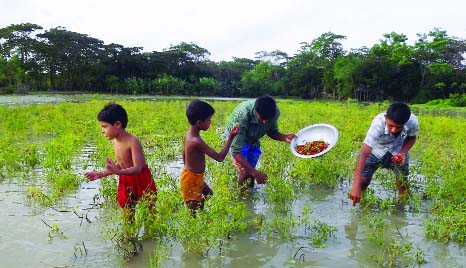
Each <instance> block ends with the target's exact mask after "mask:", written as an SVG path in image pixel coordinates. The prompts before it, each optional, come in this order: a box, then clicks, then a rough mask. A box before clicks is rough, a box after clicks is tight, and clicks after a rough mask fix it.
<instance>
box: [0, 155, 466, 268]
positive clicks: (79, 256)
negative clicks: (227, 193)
mask: <svg viewBox="0 0 466 268" xmlns="http://www.w3.org/2000/svg"><path fill="white" fill-rule="evenodd" d="M168 167H169V168H168V170H167V171H168V173H170V174H172V175H173V178H174V179H176V178H177V176H178V174H179V172H180V168H181V162H180V161H175V162H173V163H171V164H169V165H168ZM33 177H34V174H31V175H30V176H29V179H27V180H25V179H23V178H5V179H3V181H2V182H1V183H0V215H1V216H0V226H1V229H0V264H1V265H0V266H1V267H131V268H133V267H134V268H136V267H149V262H150V257H151V254H152V252H153V250H154V246H153V244H154V241H150V240H146V241H143V249H144V250H143V252H141V253H140V255H138V256H136V257H135V258H133V259H132V260H131V261H125V260H124V259H123V258H122V255H121V254H120V253H119V252H118V250H117V248H116V246H115V244H114V243H112V241H111V240H110V239H109V237H106V236H105V233H106V232H105V231H104V230H105V228H106V227H108V226H106V224H108V222H107V221H106V220H105V219H106V213H115V211H107V209H105V208H98V207H96V206H94V204H95V200H94V197H95V196H96V195H98V188H99V182H98V181H97V182H90V183H84V184H82V185H81V187H80V188H79V190H77V191H76V192H75V193H72V194H70V195H68V196H67V197H66V198H65V199H64V200H63V201H62V202H61V203H60V204H58V205H57V206H55V207H53V208H37V207H34V206H31V205H30V204H28V203H27V199H26V192H25V191H26V189H27V187H28V186H29V185H31V182H34V181H36V180H34V178H33ZM371 186H372V185H371ZM373 187H377V185H374V186H373ZM348 189H349V185H348V184H342V185H340V187H339V188H337V189H335V190H332V191H319V190H318V189H316V191H315V192H314V194H313V195H312V196H301V197H299V198H298V199H297V200H296V201H295V202H294V204H293V209H294V210H296V211H300V210H301V209H302V208H303V207H304V206H305V205H306V204H311V205H312V208H313V212H312V216H313V217H315V218H317V219H318V220H319V221H323V222H325V223H327V224H329V225H331V226H334V227H336V228H337V231H336V232H335V233H334V235H333V236H332V237H331V238H330V239H329V240H328V241H327V248H323V249H318V248H311V247H310V246H309V241H307V240H306V239H307V238H306V237H307V236H306V235H305V234H304V232H305V231H304V230H298V234H297V235H298V239H297V240H295V241H293V242H282V241H280V240H279V239H276V240H273V239H272V240H269V241H268V242H264V240H262V239H261V238H260V237H257V235H255V234H254V233H244V234H239V236H238V237H237V238H236V239H235V240H233V242H232V243H231V244H228V245H225V248H224V249H222V251H221V252H214V253H213V256H210V258H203V257H201V256H199V255H197V254H193V253H189V252H184V250H183V248H182V247H176V248H174V249H173V250H172V252H171V254H170V255H171V256H170V258H169V260H168V261H167V262H166V263H165V264H166V267H190V268H194V267H219V266H222V267H374V266H375V265H376V262H375V259H376V258H377V256H380V255H381V252H380V249H379V248H378V247H375V246H374V243H373V242H370V241H366V237H367V233H365V232H366V231H365V230H366V229H367V225H368V223H367V222H368V221H367V212H364V213H363V212H361V210H360V209H359V208H358V207H353V206H352V205H351V204H350V203H349V202H348V200H347V197H346V196H347V192H348ZM262 191H263V186H256V188H255V189H254V190H253V194H256V195H260V194H261V193H262ZM247 202H248V206H249V209H250V210H251V212H253V213H255V214H263V215H266V213H267V209H268V207H267V206H266V205H265V204H264V203H263V201H262V200H260V199H252V198H251V199H250V200H248V201H247ZM364 215H366V216H364ZM83 216H87V217H83ZM81 217H82V218H81ZM425 217H426V215H425V214H423V213H412V212H409V211H406V210H400V211H398V212H397V213H395V214H393V215H390V216H386V217H385V219H386V220H387V221H388V223H389V224H388V231H387V236H390V237H396V238H398V240H400V239H401V238H400V236H402V237H403V238H402V239H406V240H408V241H411V242H412V243H413V247H414V248H419V249H422V251H423V252H424V255H423V256H424V258H425V259H426V261H427V263H426V264H425V265H423V267H464V265H465V264H466V253H465V249H464V248H460V247H458V246H457V245H456V244H454V243H452V244H450V245H445V244H441V243H438V242H434V241H428V240H427V241H426V239H425V237H424V231H423V219H424V218H425ZM86 218H87V219H86ZM53 224H56V225H58V227H59V232H63V235H64V237H59V236H58V235H57V234H56V233H51V234H50V235H51V236H52V238H50V237H49V233H50V231H51V229H50V227H48V226H47V225H49V226H52V225H53ZM299 237H301V238H299ZM217 254H218V255H221V256H223V257H222V258H215V257H216V256H217Z"/></svg>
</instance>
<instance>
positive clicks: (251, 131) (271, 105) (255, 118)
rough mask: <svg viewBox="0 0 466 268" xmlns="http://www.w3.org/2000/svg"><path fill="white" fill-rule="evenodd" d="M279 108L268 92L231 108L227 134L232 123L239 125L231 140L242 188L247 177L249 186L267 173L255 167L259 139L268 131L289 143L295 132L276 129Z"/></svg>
mask: <svg viewBox="0 0 466 268" xmlns="http://www.w3.org/2000/svg"><path fill="white" fill-rule="evenodd" d="M279 116H280V111H279V109H278V107H277V104H276V102H275V100H274V99H273V98H272V97H270V96H268V95H265V96H261V97H259V98H257V99H256V100H247V101H244V102H242V103H240V104H238V106H236V108H235V109H234V110H233V112H232V113H231V114H230V116H229V117H228V120H227V123H226V127H225V128H226V134H227V136H228V133H229V132H230V130H231V129H232V128H233V126H234V125H235V124H238V125H239V128H240V130H239V134H238V135H237V136H236V137H235V138H234V139H233V142H232V144H231V148H230V150H231V154H232V157H233V163H234V164H235V166H236V168H237V169H238V172H239V175H238V186H239V187H240V188H244V187H245V185H246V179H248V178H251V181H250V183H249V186H251V187H252V186H254V179H255V180H256V181H257V183H259V184H262V183H265V181H266V180H267V175H266V174H264V173H262V172H260V171H258V170H256V165H257V162H258V160H259V156H260V155H261V153H262V152H261V149H260V143H259V139H260V138H262V137H263V136H264V135H265V134H267V135H268V136H269V137H270V138H272V139H274V140H277V141H285V142H288V143H290V142H291V140H292V139H293V138H296V135H295V134H282V133H280V131H278V126H277V119H278V117H279Z"/></svg>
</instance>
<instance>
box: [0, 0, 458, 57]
mask: <svg viewBox="0 0 466 268" xmlns="http://www.w3.org/2000/svg"><path fill="white" fill-rule="evenodd" d="M465 10H466V1H465V0H441V1H433V0H352V1H351V0H327V1H325V0H307V1H306V0H281V1H280V0H234V1H231V0H165V1H160V0H130V1H129V0H126V1H124V0H0V28H4V27H6V26H9V25H11V24H19V23H28V22H29V23H35V24H38V25H40V26H42V27H43V28H44V30H49V29H51V28H55V27H58V26H61V27H64V28H66V30H68V31H73V32H77V33H81V34H86V35H88V36H90V37H93V38H97V39H99V40H102V41H103V42H104V43H105V44H110V43H116V44H120V45H123V46H125V47H142V48H143V51H145V52H150V51H163V50H164V49H168V48H169V47H170V46H172V45H178V44H180V43H181V42H187V43H194V44H196V45H198V46H200V47H202V48H205V49H207V50H208V51H209V52H210V54H211V55H210V59H211V60H213V61H223V60H225V61H230V60H232V59H233V57H237V58H249V59H254V58H255V56H256V55H255V53H256V52H259V51H267V52H271V51H275V50H280V51H283V52H286V53H287V54H288V55H289V56H293V55H295V54H296V53H298V52H299V50H300V47H301V44H302V43H303V42H306V43H311V42H312V41H313V40H314V39H316V38H318V37H319V36H320V35H321V34H323V33H326V32H332V33H334V34H339V35H344V36H346V39H345V40H342V41H341V44H342V45H343V48H344V49H345V50H350V49H355V48H361V47H363V46H366V47H372V46H373V45H374V44H376V43H378V42H379V41H380V40H381V39H383V34H385V33H390V32H396V33H399V34H405V35H406V36H407V37H408V43H409V44H413V43H414V42H415V41H416V38H417V36H416V34H418V33H419V34H426V33H428V32H429V31H431V30H433V29H434V28H440V29H442V30H445V31H447V34H448V35H449V36H451V37H458V38H461V39H466V19H465V15H464V12H465Z"/></svg>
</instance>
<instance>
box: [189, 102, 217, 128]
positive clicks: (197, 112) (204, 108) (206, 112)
mask: <svg viewBox="0 0 466 268" xmlns="http://www.w3.org/2000/svg"><path fill="white" fill-rule="evenodd" d="M214 113H215V110H214V108H213V107H212V106H211V105H210V104H208V103H207V102H204V101H201V100H193V101H191V103H189V105H188V108H187V109H186V117H188V121H189V124H191V125H194V124H196V122H197V121H204V120H206V119H207V118H209V117H211V116H212V115H213V114H214Z"/></svg>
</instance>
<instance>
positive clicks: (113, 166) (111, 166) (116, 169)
mask: <svg viewBox="0 0 466 268" xmlns="http://www.w3.org/2000/svg"><path fill="white" fill-rule="evenodd" d="M130 148H131V159H132V162H133V165H132V166H131V167H127V168H121V167H120V165H118V163H115V162H113V161H112V160H111V159H110V158H107V160H106V165H105V166H106V168H107V170H108V171H110V172H111V174H116V175H136V174H139V173H141V171H142V168H143V167H144V165H145V164H146V160H145V157H144V152H143V150H142V145H141V142H140V141H139V140H138V139H137V138H136V137H133V139H132V140H131V142H130ZM123 166H129V164H126V165H123Z"/></svg>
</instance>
